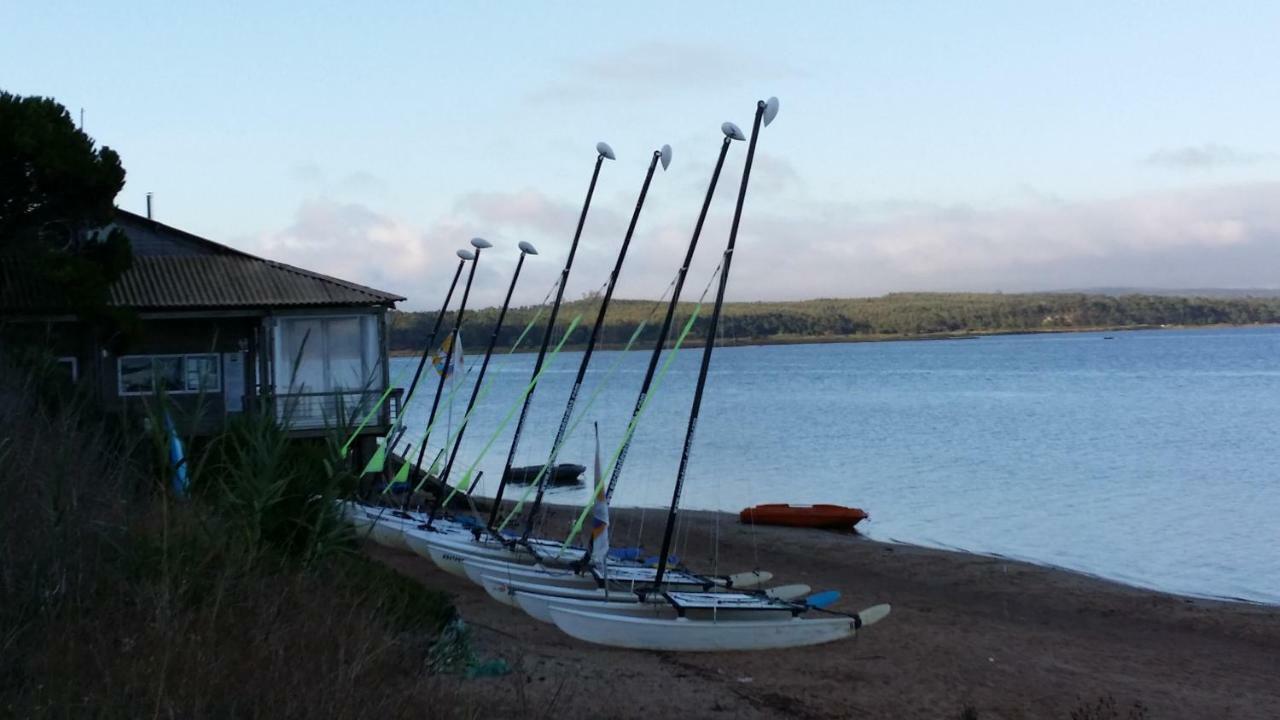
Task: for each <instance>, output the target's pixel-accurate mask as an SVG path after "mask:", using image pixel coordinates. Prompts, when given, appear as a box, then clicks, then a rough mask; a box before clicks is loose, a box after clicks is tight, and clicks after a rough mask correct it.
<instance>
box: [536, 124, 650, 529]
mask: <svg viewBox="0 0 1280 720" xmlns="http://www.w3.org/2000/svg"><path fill="white" fill-rule="evenodd" d="M659 160H661V161H662V168H663V169H664V170H665V169H666V168H667V166H668V165H670V164H671V146H670V145H663V146H662V149H661V150H654V151H653V159H652V160H650V161H649V169H648V171H647V172H645V175H644V184H643V185H641V186H640V197H639V198H637V199H636V209H635V211H633V212H632V213H631V224H630V225H628V226H627V234H626V235H625V236H623V238H622V247H621V248H620V249H619V250H618V260H617V262H615V263H614V265H613V272H611V273H610V274H609V284H608V286H606V287H605V291H604V298H603V299H602V300H601V301H600V311H599V312H597V313H596V324H595V325H594V326H592V328H591V336H590V337H589V338H588V339H587V349H586V350H584V351H583V352H582V362H580V363H578V374H577V376H576V377H574V379H573V389H571V390H570V391H569V402H567V403H565V406H564V415H562V416H560V427H559V428H558V429H557V430H556V439H555V441H554V442H553V443H551V456H550V457H549V458H547V463H546V465H543V466H542V472H541V476H540V477H539V478H538V493H537V495H536V496H535V497H534V499H533V505H532V506H531V507H530V508H529V515H528V517H527V518H525V523H524V532H523V533H522V534H521V536H520V539H521V540H527V539H528V538H529V532H530V531H532V530H533V521H534V519H535V518H536V517H537V516H538V509H539V508H541V507H542V496H543V494H544V493H545V492H546V489H547V477H548V475H550V474H551V471H552V470H553V469H554V468H555V464H556V454H557V453H558V452H559V451H560V443H562V442H564V435H565V432H566V431H567V430H568V428H569V418H570V416H571V415H573V406H574V404H575V403H576V402H577V401H578V392H579V391H580V390H581V389H582V381H583V379H584V378H585V377H586V375H587V365H589V364H590V363H591V354H592V353H593V352H594V351H595V349H596V340H597V339H599V337H600V328H601V327H603V326H604V316H605V313H606V312H608V310H609V299H610V298H612V297H613V288H614V285H616V284H617V282H618V276H619V275H621V274H622V263H623V261H624V260H626V259H627V248H628V247H630V245H631V237H632V235H634V234H635V231H636V223H637V222H638V221H639V220H640V210H641V209H643V208H644V199H645V196H646V195H648V194H649V183H650V182H651V181H652V180H653V172H654V170H656V169H657V167H658V161H659Z"/></svg>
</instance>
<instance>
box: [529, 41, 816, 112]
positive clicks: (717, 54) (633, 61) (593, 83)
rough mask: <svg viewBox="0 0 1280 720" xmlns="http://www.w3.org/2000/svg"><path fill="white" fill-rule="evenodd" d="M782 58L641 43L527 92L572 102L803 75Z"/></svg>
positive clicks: (578, 64) (532, 97) (541, 99)
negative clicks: (767, 59)
mask: <svg viewBox="0 0 1280 720" xmlns="http://www.w3.org/2000/svg"><path fill="white" fill-rule="evenodd" d="M802 74H803V73H801V72H800V71H799V70H797V69H796V68H794V67H792V66H789V65H787V64H786V63H785V62H778V61H776V60H770V61H768V62H766V61H765V59H764V58H762V57H758V56H755V55H752V54H748V53H745V52H743V51H741V50H736V49H735V50H730V49H726V48H713V47H709V46H705V45H687V44H680V43H670V42H662V43H657V42H655V43H644V44H640V45H633V46H630V47H627V48H623V49H620V50H617V51H614V52H611V53H607V54H604V55H601V56H599V57H595V58H588V59H578V60H573V61H570V62H567V63H565V72H564V74H563V77H562V79H560V80H557V81H554V82H551V83H548V84H546V85H544V86H542V87H541V88H538V89H536V90H534V91H533V92H531V93H529V95H528V96H527V97H526V99H527V100H528V101H530V102H534V103H546V102H555V103H560V102H576V101H585V100H600V99H609V98H615V97H626V96H632V94H633V93H640V94H645V95H653V94H670V93H688V92H699V91H706V90H712V89H717V88H725V87H728V86H733V85H742V84H744V83H746V82H747V80H746V78H750V80H751V82H753V83H758V82H761V81H765V80H770V81H772V80H781V79H785V78H792V77H797V76H800V75H802Z"/></svg>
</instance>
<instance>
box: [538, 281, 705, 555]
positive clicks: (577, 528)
mask: <svg viewBox="0 0 1280 720" xmlns="http://www.w3.org/2000/svg"><path fill="white" fill-rule="evenodd" d="M720 268H721V266H720V265H717V266H716V269H715V270H713V271H712V272H711V278H710V279H709V280H707V286H706V287H705V288H704V289H703V290H702V295H700V296H699V297H698V302H697V304H695V305H694V306H693V312H692V313H690V315H689V319H688V320H686V321H685V323H684V327H682V328H681V329H680V334H679V335H678V336H677V337H676V341H675V343H674V344H673V345H672V346H671V349H670V350H668V351H667V357H666V359H665V360H663V361H662V367H661V368H660V369H659V370H658V374H657V376H656V377H654V382H653V385H652V386H651V387H650V390H649V394H648V395H646V396H645V398H644V402H643V403H641V405H640V411H639V412H637V413H635V414H634V416H633V417H632V418H631V422H630V423H628V424H627V429H626V432H624V433H623V436H622V442H621V443H619V444H618V447H617V449H615V450H614V451H613V455H611V456H610V457H609V464H608V465H607V466H606V467H605V470H604V474H603V475H601V476H600V477H601V480H603V479H604V478H606V477H612V475H613V469H614V465H615V464H617V463H618V462H621V460H620V458H621V457H622V451H623V449H624V448H626V447H627V445H628V444H629V443H630V442H631V437H632V436H633V435H634V434H635V431H636V426H637V425H639V423H640V418H641V417H643V416H644V411H645V410H646V409H647V408H648V407H649V401H650V400H651V399H652V398H653V397H654V396H655V395H657V393H658V390H659V389H660V388H661V387H662V381H663V379H664V378H665V377H666V375H667V371H668V370H670V369H671V364H672V363H673V362H675V359H676V355H677V354H678V351H679V350H680V347H681V346H682V345H683V344H684V341H685V338H687V337H688V336H689V332H690V331H691V330H693V324H694V322H695V321H697V319H698V313H699V311H701V310H702V304H703V302H704V301H705V300H706V299H707V294H708V293H709V292H710V291H711V286H712V285H713V284H714V283H715V279H716V278H717V277H718V276H719V275H720ZM659 302H661V301H659ZM602 489H603V487H602V486H600V485H599V484H597V486H596V487H595V488H594V489H593V491H592V493H591V494H590V496H589V497H593V498H594V497H595V496H596V495H597V494H598V493H599V492H600V491H601V490H602ZM590 511H591V506H590V505H588V506H587V507H585V508H583V511H582V512H581V513H580V514H579V515H578V519H577V521H575V522H574V524H573V529H572V530H571V531H570V532H569V536H568V537H567V538H565V541H564V543H562V544H561V545H560V551H561V552H564V550H565V549H566V548H568V547H569V544H570V543H572V542H573V541H574V539H575V538H576V537H577V536H578V533H579V532H581V531H582V526H583V523H585V522H586V519H587V515H588V514H590ZM644 518H645V515H644V511H643V510H641V512H640V532H641V533H643V532H644ZM639 540H640V537H637V542H636V545H637V546H639V545H640V542H639Z"/></svg>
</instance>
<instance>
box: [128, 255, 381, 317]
mask: <svg viewBox="0 0 1280 720" xmlns="http://www.w3.org/2000/svg"><path fill="white" fill-rule="evenodd" d="M403 299H404V298H402V297H400V296H398V295H392V294H390V293H384V292H381V291H379V290H374V289H372V288H367V287H364V286H362V285H356V284H355V283H349V282H346V281H345V280H339V279H337V278H331V277H327V276H325V275H320V274H318V273H313V272H310V271H307V270H302V269H300V268H295V267H292V266H289V265H285V264H283V263H277V262H274V261H271V260H262V259H259V258H253V257H244V256H236V255H185V256H183V255H169V256H152V257H138V258H134V260H133V267H132V268H131V269H130V270H129V271H128V272H126V273H125V274H124V275H123V276H121V278H120V279H119V280H118V281H117V282H116V283H115V284H114V285H112V286H111V304H112V305H116V306H121V307H137V308H179V307H201V308H205V307H235V308H243V307H259V306H263V307H287V306H298V305H304V306H305V305H382V304H388V303H394V302H397V301H399V300H403Z"/></svg>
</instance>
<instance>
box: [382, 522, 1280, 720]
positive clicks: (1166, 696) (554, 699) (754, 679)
mask: <svg viewBox="0 0 1280 720" xmlns="http://www.w3.org/2000/svg"><path fill="white" fill-rule="evenodd" d="M639 515H640V513H639V511H636V510H615V511H614V525H615V527H616V528H618V530H617V533H618V536H617V538H616V540H615V543H614V544H615V545H619V544H622V543H624V542H628V541H634V538H635V531H634V530H633V529H632V528H635V527H637V526H638V524H639V522H638V521H639ZM566 517H567V513H566V511H565V510H564V509H562V508H556V509H553V510H552V512H551V513H550V514H549V517H548V519H547V521H546V529H547V531H548V534H549V535H555V533H556V530H558V529H559V528H562V527H564V526H565V525H566V524H567V520H566ZM683 518H684V520H685V521H686V524H687V526H688V533H687V538H688V539H687V541H686V542H684V543H682V546H683V548H684V550H683V552H684V558H685V560H686V562H687V563H688V564H690V565H691V566H693V567H695V568H698V569H702V570H711V569H712V568H713V567H718V569H719V570H720V571H721V572H738V571H742V570H748V569H752V568H757V567H758V568H760V569H765V570H769V571H771V572H773V573H774V576H775V577H774V582H773V583H772V584H789V583H805V584H808V585H811V586H812V587H813V588H814V590H815V591H816V590H825V589H836V590H839V591H840V593H841V600H840V602H839V604H838V605H836V606H835V608H836V609H839V610H845V611H856V610H859V609H861V608H864V607H866V606H869V605H872V604H875V603H880V602H888V603H892V604H893V614H892V615H891V616H890V617H889V618H888V619H887V620H885V621H884V622H882V623H881V624H879V625H876V626H874V627H872V628H869V629H868V630H867V631H865V632H863V633H862V634H860V635H859V636H858V637H857V638H856V639H854V640H850V641H845V642H839V643H834V644H829V645H825V646H819V647H814V648H803V649H796V650H785V651H775V652H758V653H717V654H691V653H690V654H675V653H657V652H639V651H628V650H616V649H610V648H605V647H598V646H592V645H588V644H585V643H582V642H579V641H577V640H574V639H572V638H569V637H568V636H566V635H564V634H562V633H561V632H559V631H558V630H556V629H555V628H554V627H552V626H547V625H543V624H541V623H539V622H537V621H535V620H533V619H532V618H530V617H528V616H527V615H525V614H524V613H523V612H521V611H520V610H518V609H514V608H510V607H506V606H503V605H500V604H498V603H497V602H494V601H493V600H491V599H490V598H489V597H488V596H487V595H486V594H485V592H484V590H483V589H482V588H480V587H478V586H475V585H472V584H471V583H469V582H468V581H466V580H462V579H458V578H455V577H452V576H450V575H448V574H446V573H444V572H443V571H440V570H439V569H437V568H436V567H435V566H434V565H432V564H431V562H430V561H429V560H426V559H423V558H419V557H417V556H416V555H412V554H410V553H407V552H396V551H390V550H387V549H385V548H381V547H378V546H375V545H373V544H368V546H367V550H368V552H370V553H371V554H372V555H374V556H375V557H377V558H379V559H381V560H383V561H384V562H386V563H387V564H389V565H391V566H392V567H394V568H396V569H397V570H399V571H400V572H403V573H404V574H406V575H409V576H412V577H414V578H417V579H419V580H420V581H421V582H422V583H424V584H425V585H428V586H430V587H432V588H437V589H442V590H445V591H446V592H448V593H450V594H451V595H452V596H453V597H454V600H455V603H456V605H457V606H458V608H459V609H460V611H461V613H462V615H463V617H464V618H465V619H466V620H467V622H468V623H469V624H470V625H471V626H472V628H473V629H474V635H475V640H476V644H477V648H478V650H479V651H480V652H481V653H482V654H483V655H485V656H486V657H495V656H496V657H502V658H505V659H506V660H508V661H509V662H510V663H511V664H512V665H513V667H515V668H516V672H514V673H513V674H512V675H510V676H507V677H505V678H498V679H486V680H463V681H459V688H458V689H459V691H460V692H462V694H463V695H464V696H469V697H472V698H474V699H475V700H476V701H477V702H478V703H481V704H482V706H483V707H488V708H491V707H492V705H493V704H495V703H496V704H498V705H500V706H504V707H506V708H509V709H511V710H517V709H518V710H522V711H529V712H534V713H541V712H543V711H544V710H547V709H548V708H550V710H549V713H548V714H547V715H546V716H547V717H562V716H567V715H569V714H570V713H572V714H573V715H575V716H581V717H606V718H615V717H616V718H640V717H667V716H675V715H681V716H684V717H692V718H701V717H724V718H738V717H741V718H784V717H786V718H848V717H866V718H935V719H936V718H957V717H961V715H962V712H963V711H964V710H965V708H966V707H971V708H972V709H973V710H975V711H976V713H977V715H976V717H978V718H1070V717H1072V715H1071V713H1072V711H1073V710H1076V709H1078V708H1080V707H1081V706H1084V705H1096V704H1097V702H1098V701H1099V700H1100V699H1102V698H1110V699H1111V700H1112V701H1113V702H1114V705H1115V708H1116V711H1117V713H1118V714H1116V715H1114V717H1117V718H1128V717H1145V718H1151V719H1153V720H1154V719H1159V718H1276V717H1280V608H1276V607H1270V606H1261V605H1252V604H1247V603H1237V602H1226V601H1216V600H1202V599H1193V598H1184V597H1177V596H1173V595H1167V594H1162V593H1158V592H1153V591H1149V590H1143V589H1137V588H1131V587H1128V586H1124V585H1120V584H1117V583H1113V582H1109V581H1105V580H1101V579H1098V578H1094V577H1090V576H1087V575H1082V574H1079V573H1074V572H1069V571H1065V570H1061V569H1056V568H1046V567H1041V566H1037V565H1032V564H1028V563H1025V562H1019V561H1013V560H1005V559H1002V558H993V557H986V556H979V555H972V554H967V553H960V552H950V551H944V550H934V549H928V548H920V547H915V546H909V545H897V544H886V543H880V542H876V541H872V540H868V539H866V538H864V537H860V536H856V535H851V534H846V533H836V532H829V531H820V530H802V529H792V528H776V527H758V528H751V527H747V526H743V525H741V524H740V523H739V522H738V520H737V517H736V516H732V515H727V514H720V513H698V512H690V513H685V514H683ZM645 519H646V521H647V522H645V532H644V545H645V547H647V548H657V547H659V545H660V540H661V536H660V533H661V529H662V528H661V513H659V512H656V511H648V516H647V517H646V518H645ZM717 535H718V537H719V542H718V543H713V542H712V538H713V537H715V536H717ZM713 547H718V562H717V558H716V557H715V555H714V553H713V551H712V548H713ZM1137 706H1141V709H1143V710H1145V713H1146V714H1139V713H1138V712H1137ZM1131 712H1134V714H1132V715H1131V714H1130V713H1131ZM1084 717H1090V718H1092V717H1113V716H1112V715H1107V714H1100V715H1086V716H1084Z"/></svg>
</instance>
